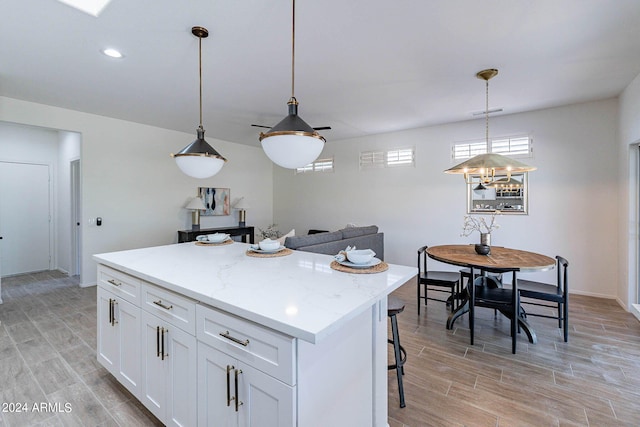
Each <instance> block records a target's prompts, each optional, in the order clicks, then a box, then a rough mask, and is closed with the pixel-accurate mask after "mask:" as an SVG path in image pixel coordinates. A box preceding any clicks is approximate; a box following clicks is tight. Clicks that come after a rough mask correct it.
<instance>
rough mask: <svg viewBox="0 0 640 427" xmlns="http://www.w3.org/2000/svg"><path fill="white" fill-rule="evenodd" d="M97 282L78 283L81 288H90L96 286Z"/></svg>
mask: <svg viewBox="0 0 640 427" xmlns="http://www.w3.org/2000/svg"><path fill="white" fill-rule="evenodd" d="M97 285H98V282H89V283H80V287H81V288H90V287H91V286H97Z"/></svg>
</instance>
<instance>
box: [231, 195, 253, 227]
mask: <svg viewBox="0 0 640 427" xmlns="http://www.w3.org/2000/svg"><path fill="white" fill-rule="evenodd" d="M233 208H234V209H237V210H238V227H244V226H245V225H247V222H246V221H247V209H249V204H248V203H247V201H246V199H245V198H244V197H240V200H238V201H237V202H236V204H235V205H233Z"/></svg>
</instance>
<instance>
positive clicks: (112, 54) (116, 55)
mask: <svg viewBox="0 0 640 427" xmlns="http://www.w3.org/2000/svg"><path fill="white" fill-rule="evenodd" d="M102 53H104V54H105V55H107V56H110V57H111V58H122V57H123V56H124V55H123V54H122V53H120V51H118V50H115V49H111V48H107V49H102Z"/></svg>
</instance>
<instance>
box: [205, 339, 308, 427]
mask: <svg viewBox="0 0 640 427" xmlns="http://www.w3.org/2000/svg"><path fill="white" fill-rule="evenodd" d="M295 413H296V410H295V387H292V386H290V385H287V384H285V383H283V382H281V381H279V380H277V379H275V378H273V377H271V376H269V375H267V374H265V373H263V372H261V371H259V370H257V369H254V368H252V367H251V366H249V365H247V364H245V363H242V362H240V361H239V360H237V359H234V358H233V357H231V356H229V355H228V354H225V353H223V352H221V351H219V350H216V349H215V348H212V347H210V346H208V345H207V344H204V343H202V342H199V343H198V425H199V426H212V427H213V426H225V427H232V426H234V427H235V426H243V427H244V426H247V427H280V426H293V425H295V424H296V421H295Z"/></svg>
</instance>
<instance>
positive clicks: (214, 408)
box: [198, 342, 238, 427]
mask: <svg viewBox="0 0 640 427" xmlns="http://www.w3.org/2000/svg"><path fill="white" fill-rule="evenodd" d="M235 362H236V361H235V359H234V358H233V357H230V356H228V355H226V354H224V353H223V352H221V351H218V350H216V349H214V348H212V347H210V346H208V345H206V344H204V343H202V342H198V425H199V426H202V427H237V425H238V414H237V412H235V411H234V409H235V395H236V394H235V383H234V380H235V376H234V369H235V368H236V366H235Z"/></svg>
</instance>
